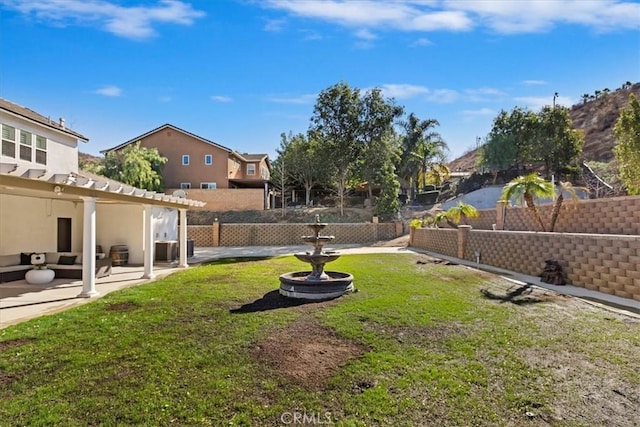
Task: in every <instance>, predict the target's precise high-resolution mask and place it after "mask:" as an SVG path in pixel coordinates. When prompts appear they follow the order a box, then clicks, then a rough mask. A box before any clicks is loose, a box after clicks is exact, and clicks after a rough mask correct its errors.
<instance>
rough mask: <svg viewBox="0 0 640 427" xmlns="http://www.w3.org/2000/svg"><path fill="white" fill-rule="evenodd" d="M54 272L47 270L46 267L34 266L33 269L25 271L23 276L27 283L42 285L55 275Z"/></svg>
mask: <svg viewBox="0 0 640 427" xmlns="http://www.w3.org/2000/svg"><path fill="white" fill-rule="evenodd" d="M55 275H56V274H55V272H54V271H53V270H49V269H48V268H42V269H38V268H34V269H33V270H29V271H27V274H25V276H24V278H25V280H26V281H27V283H30V284H32V285H42V284H44V283H49V282H50V281H52V280H53V278H54V277H55Z"/></svg>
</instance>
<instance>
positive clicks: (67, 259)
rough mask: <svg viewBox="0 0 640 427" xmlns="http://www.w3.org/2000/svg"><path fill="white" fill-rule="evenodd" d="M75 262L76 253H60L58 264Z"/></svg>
mask: <svg viewBox="0 0 640 427" xmlns="http://www.w3.org/2000/svg"><path fill="white" fill-rule="evenodd" d="M75 262H76V255H60V258H59V259H58V264H60V265H73V263H75Z"/></svg>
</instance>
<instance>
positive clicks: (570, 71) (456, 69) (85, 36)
mask: <svg viewBox="0 0 640 427" xmlns="http://www.w3.org/2000/svg"><path fill="white" fill-rule="evenodd" d="M0 52H2V55H1V59H0V97H2V98H5V99H7V100H9V101H11V102H14V103H16V104H19V105H22V106H24V107H27V108H30V109H32V110H34V111H36V112H38V113H40V114H42V115H44V116H47V117H51V118H52V119H53V120H58V118H60V117H63V118H64V119H65V123H66V125H67V126H68V127H70V128H72V129H73V130H74V131H76V132H79V133H81V134H82V135H84V136H86V137H88V138H89V142H88V143H86V144H84V143H83V144H82V145H81V146H80V148H79V150H80V151H81V152H84V153H89V154H94V155H99V154H100V151H101V150H105V149H108V148H111V147H114V146H116V145H119V144H121V143H123V142H125V141H128V140H131V139H133V138H136V137H138V136H140V135H142V134H144V133H146V132H148V131H150V130H153V129H155V128H157V127H159V126H161V125H163V124H165V123H169V124H172V125H174V126H177V127H179V128H182V129H184V130H186V131H188V132H191V133H194V134H196V135H198V136H200V137H203V138H206V139H208V140H211V141H214V142H216V143H218V144H220V145H223V146H225V147H227V148H230V149H232V150H237V151H239V152H241V153H251V154H260V153H266V154H268V155H269V157H270V158H271V159H272V160H273V159H274V158H275V157H276V155H277V154H276V150H277V149H278V147H279V145H280V141H281V137H280V135H281V134H282V133H285V134H289V133H293V134H297V133H305V132H306V131H307V130H308V128H309V124H310V119H311V117H312V115H313V107H314V105H315V102H316V99H317V96H318V94H319V93H320V92H322V91H323V90H326V89H328V88H330V87H331V86H333V85H335V84H338V83H340V82H345V83H347V84H348V85H349V86H350V87H351V88H354V89H355V88H357V89H359V90H360V91H361V92H363V93H364V92H366V91H367V90H370V89H373V88H380V89H381V90H382V93H383V96H385V97H387V98H389V99H393V100H394V102H395V103H396V104H397V105H401V106H403V107H404V109H405V116H406V115H408V114H409V113H414V114H415V115H416V116H417V117H418V118H420V119H435V120H437V121H438V122H439V126H437V127H436V128H435V129H434V130H435V131H437V132H439V133H440V135H441V136H442V138H443V139H444V141H445V142H446V143H447V145H448V147H449V160H453V159H455V158H457V157H459V156H460V155H462V154H464V153H465V152H467V151H469V150H471V149H473V148H475V147H476V145H477V144H478V142H480V141H482V140H483V139H484V138H485V137H486V135H487V134H488V133H489V131H490V130H491V126H492V123H493V119H494V118H495V117H496V116H497V115H498V113H499V112H500V111H501V110H505V111H511V110H512V109H513V108H514V107H516V106H518V107H522V108H528V109H531V110H533V111H539V110H540V108H541V107H542V106H544V105H552V104H553V103H554V102H555V103H556V104H558V105H564V106H567V107H570V106H571V105H574V104H577V103H580V102H582V101H581V99H582V95H583V94H593V93H594V92H595V91H596V90H602V89H605V88H608V89H610V90H615V89H617V88H619V87H620V86H622V85H623V84H624V83H626V82H627V81H629V82H632V83H636V82H639V81H640V2H639V1H631V0H558V1H556V0H531V1H527V0H511V1H509V0H497V1H492V0H395V1H394V0H380V1H378V0H375V1H374V0H348V1H342V0H326V1H322V0H317V1H316V0H157V1H151V0H128V1H118V0H0Z"/></svg>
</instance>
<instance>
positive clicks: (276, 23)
mask: <svg viewBox="0 0 640 427" xmlns="http://www.w3.org/2000/svg"><path fill="white" fill-rule="evenodd" d="M286 22H287V21H286V20H284V19H270V20H268V21H267V23H266V24H265V25H264V30H265V31H268V32H271V33H278V32H280V31H282V28H283V27H284V24H285V23H286Z"/></svg>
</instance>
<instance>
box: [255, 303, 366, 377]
mask: <svg viewBox="0 0 640 427" xmlns="http://www.w3.org/2000/svg"><path fill="white" fill-rule="evenodd" d="M367 350H368V349H367V348H366V347H365V346H364V345H361V344H358V343H356V342H353V341H350V340H347V339H345V338H343V337H341V336H339V335H338V334H337V333H336V332H335V331H334V330H332V329H330V328H328V327H326V326H323V325H321V324H320V323H319V322H318V321H317V320H316V319H314V318H313V317H309V316H304V315H303V316H301V318H299V319H298V320H297V321H295V322H293V323H292V324H289V325H287V326H285V327H283V328H280V329H277V330H275V331H273V332H272V333H271V334H270V335H269V336H267V337H266V338H264V339H263V340H262V341H260V342H259V343H257V344H256V345H255V347H254V348H253V350H252V356H253V358H254V360H255V361H256V362H257V363H261V364H265V365H267V366H269V367H270V368H271V369H272V370H274V371H276V372H278V373H280V374H281V375H282V376H284V377H285V378H287V379H288V380H289V381H291V382H292V383H294V384H297V385H299V386H301V387H303V388H305V389H308V390H323V389H324V388H325V387H326V384H327V381H328V380H329V379H330V378H331V377H332V376H333V375H334V374H335V373H336V372H337V371H338V369H340V368H341V367H342V366H344V365H345V364H346V363H347V362H348V361H349V360H351V359H354V358H357V357H359V356H360V355H362V354H364V353H365V352H366V351H367Z"/></svg>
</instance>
